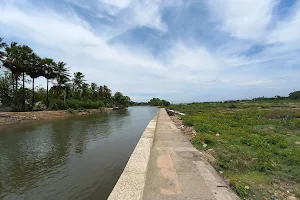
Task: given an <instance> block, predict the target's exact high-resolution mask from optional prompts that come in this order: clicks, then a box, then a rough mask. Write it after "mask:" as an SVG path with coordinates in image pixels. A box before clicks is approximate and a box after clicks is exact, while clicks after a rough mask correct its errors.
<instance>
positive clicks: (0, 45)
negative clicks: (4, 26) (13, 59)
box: [0, 38, 7, 68]
mask: <svg viewBox="0 0 300 200" xmlns="http://www.w3.org/2000/svg"><path fill="white" fill-rule="evenodd" d="M5 47H7V45H6V43H5V42H3V38H0V68H1V65H2V61H3V59H4V57H5V51H3V50H2V49H5Z"/></svg>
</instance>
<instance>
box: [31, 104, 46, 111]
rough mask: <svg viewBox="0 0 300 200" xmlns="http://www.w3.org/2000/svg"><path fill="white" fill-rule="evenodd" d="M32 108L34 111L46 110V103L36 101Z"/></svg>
mask: <svg viewBox="0 0 300 200" xmlns="http://www.w3.org/2000/svg"><path fill="white" fill-rule="evenodd" d="M33 110H34V111H41V110H46V105H44V104H43V103H42V102H37V103H36V104H35V106H34V107H33Z"/></svg>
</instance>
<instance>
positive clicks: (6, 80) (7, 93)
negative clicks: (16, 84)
mask: <svg viewBox="0 0 300 200" xmlns="http://www.w3.org/2000/svg"><path fill="white" fill-rule="evenodd" d="M12 91H13V90H12V88H11V83H10V74H9V72H8V71H4V73H3V74H0V102H1V104H2V105H3V106H11V102H12V100H13V94H12Z"/></svg>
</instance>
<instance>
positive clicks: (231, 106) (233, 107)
mask: <svg viewBox="0 0 300 200" xmlns="http://www.w3.org/2000/svg"><path fill="white" fill-rule="evenodd" d="M228 108H230V109H236V108H237V106H236V105H235V104H233V103H231V104H230V105H229V106H228Z"/></svg>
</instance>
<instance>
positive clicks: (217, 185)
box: [141, 109, 239, 200]
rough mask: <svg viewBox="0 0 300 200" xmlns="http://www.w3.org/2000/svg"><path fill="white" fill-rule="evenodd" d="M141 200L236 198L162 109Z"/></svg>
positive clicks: (213, 199)
mask: <svg viewBox="0 0 300 200" xmlns="http://www.w3.org/2000/svg"><path fill="white" fill-rule="evenodd" d="M141 199H145V200H156V199H160V200H168V199H170V200H171V199H172V200H189V199H190V200H192V199H201V200H216V199H222V200H223V199H224V200H232V199H239V198H238V197H237V196H236V195H235V194H234V193H233V192H232V191H231V190H230V189H229V188H228V186H227V185H226V183H225V182H224V181H223V180H222V178H221V177H220V176H219V175H218V173H217V172H216V171H215V170H214V169H213V168H212V167H211V165H210V164H209V163H207V162H206V161H205V160H204V158H203V156H202V154H201V153H200V152H199V151H198V150H197V149H195V148H194V147H193V145H192V144H191V143H190V142H189V140H188V139H187V137H186V136H184V135H183V134H182V133H181V131H180V130H179V129H177V127H176V126H175V125H174V124H173V122H172V120H171V119H170V117H169V116H168V114H167V112H166V111H165V109H161V110H160V113H159V114H158V118H157V124H156V132H155V136H154V144H153V146H152V149H151V154H150V161H149V164H148V169H147V175H146V184H145V188H144V192H143V198H141Z"/></svg>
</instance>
